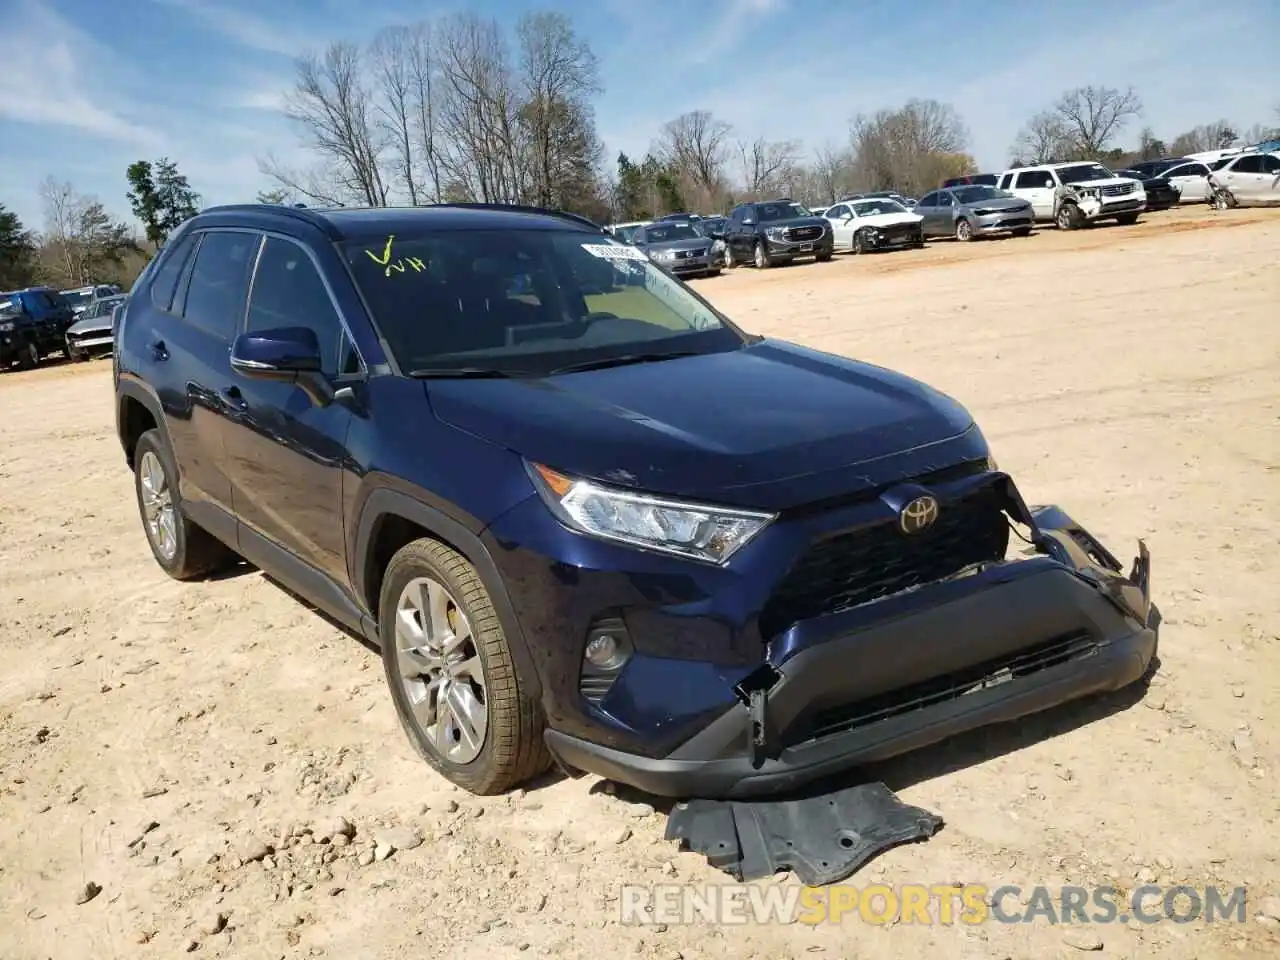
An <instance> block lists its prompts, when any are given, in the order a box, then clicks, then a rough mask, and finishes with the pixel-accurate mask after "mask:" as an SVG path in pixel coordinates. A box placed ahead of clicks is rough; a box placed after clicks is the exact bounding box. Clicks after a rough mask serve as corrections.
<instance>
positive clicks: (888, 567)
mask: <svg viewBox="0 0 1280 960" xmlns="http://www.w3.org/2000/svg"><path fill="white" fill-rule="evenodd" d="M1008 544H1009V523H1008V520H1007V518H1006V517H1005V514H1004V509H1003V507H1002V505H1001V499H1000V494H999V492H998V491H997V490H996V489H995V487H993V486H991V485H987V486H984V487H981V488H980V489H979V490H977V491H975V492H973V493H970V494H969V495H968V496H966V497H964V498H963V499H961V500H959V501H956V502H953V503H947V504H943V506H942V510H941V511H940V513H939V515H938V519H937V521H935V522H934V524H933V526H932V527H930V528H929V529H928V530H926V531H925V532H924V533H921V534H917V535H915V536H910V537H908V536H905V535H904V534H902V533H901V532H900V531H899V530H898V524H897V522H896V520H886V521H883V522H880V523H877V524H873V525H871V526H869V527H862V528H859V529H857V530H853V531H850V532H848V533H841V534H836V535H835V536H832V537H828V538H827V539H825V540H821V541H818V542H817V543H815V544H813V545H812V546H811V547H810V548H809V550H808V552H807V553H805V554H804V555H803V556H801V558H800V559H799V560H798V561H797V562H796V564H795V566H793V567H792V568H791V570H790V572H788V573H787V575H786V576H785V577H784V578H783V579H782V582H781V583H780V584H779V585H778V587H777V589H776V590H775V591H774V592H773V596H771V597H770V598H769V601H768V603H766V604H765V607H764V609H763V610H762V611H761V612H760V632H761V634H762V635H763V636H765V637H773V636H776V635H777V634H779V633H781V632H782V631H784V630H786V629H787V628H788V627H790V626H791V625H792V624H794V623H797V622H798V621H801V620H809V619H811V618H813V617H821V616H826V615H828V614H832V613H840V612H842V611H844V610H851V609H853V608H854V607H857V606H861V605H862V604H864V603H870V602H871V601H873V600H879V599H881V598H883V597H887V596H890V595H892V594H895V593H900V592H901V591H903V590H909V589H911V588H913V587H919V586H922V585H924V584H926V583H933V582H935V581H937V580H943V579H945V578H946V577H949V576H951V575H952V574H955V573H957V572H959V571H960V570H962V569H964V568H965V567H967V566H969V565H970V564H974V563H979V562H981V561H986V560H1002V559H1004V555H1005V550H1006V549H1007V547H1008Z"/></svg>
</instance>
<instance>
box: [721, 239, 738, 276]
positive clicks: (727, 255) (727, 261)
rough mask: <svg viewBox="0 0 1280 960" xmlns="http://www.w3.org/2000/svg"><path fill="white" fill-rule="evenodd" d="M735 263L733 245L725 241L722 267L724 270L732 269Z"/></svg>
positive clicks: (736, 263)
mask: <svg viewBox="0 0 1280 960" xmlns="http://www.w3.org/2000/svg"><path fill="white" fill-rule="evenodd" d="M737 265H738V261H737V260H736V259H734V256H733V247H731V246H730V245H729V244H727V243H726V244H725V245H724V268H725V269H726V270H732V269H733V268H734V267H736V266H737Z"/></svg>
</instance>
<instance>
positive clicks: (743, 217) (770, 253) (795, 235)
mask: <svg viewBox="0 0 1280 960" xmlns="http://www.w3.org/2000/svg"><path fill="white" fill-rule="evenodd" d="M724 243H725V251H724V262H725V266H726V267H733V266H736V265H737V264H740V263H753V264H755V266H756V267H757V268H759V269H764V268H766V267H773V266H778V265H779V264H783V263H790V262H792V261H793V260H795V259H796V258H797V257H813V258H814V259H815V260H817V261H819V262H823V261H827V260H830V259H831V254H832V250H833V249H834V247H833V243H834V241H833V238H832V236H831V230H830V228H829V227H828V225H827V221H826V220H824V219H822V218H821V217H815V216H814V215H813V214H812V213H811V212H810V211H809V210H808V209H806V208H805V207H803V206H801V205H800V204H798V203H795V202H794V201H792V200H788V199H785V198H783V199H780V200H770V201H767V202H762V203H742V204H739V205H738V206H736V207H734V208H733V209H732V210H730V211H729V219H728V220H727V221H726V223H725V226H724Z"/></svg>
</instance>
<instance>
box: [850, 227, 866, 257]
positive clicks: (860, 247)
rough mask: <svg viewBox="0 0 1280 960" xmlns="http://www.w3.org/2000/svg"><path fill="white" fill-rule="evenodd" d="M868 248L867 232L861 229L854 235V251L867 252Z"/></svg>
mask: <svg viewBox="0 0 1280 960" xmlns="http://www.w3.org/2000/svg"><path fill="white" fill-rule="evenodd" d="M867 249H868V248H867V237H866V234H865V233H863V232H862V231H861V230H859V231H858V232H857V233H855V234H854V235H853V252H854V253H866V252H867Z"/></svg>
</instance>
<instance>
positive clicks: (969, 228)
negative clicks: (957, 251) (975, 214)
mask: <svg viewBox="0 0 1280 960" xmlns="http://www.w3.org/2000/svg"><path fill="white" fill-rule="evenodd" d="M956 239H957V240H959V241H960V242H961V243H968V242H969V241H970V240H972V239H973V224H971V223H970V222H969V221H968V220H966V219H965V218H964V217H961V218H960V219H959V220H957V221H956Z"/></svg>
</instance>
